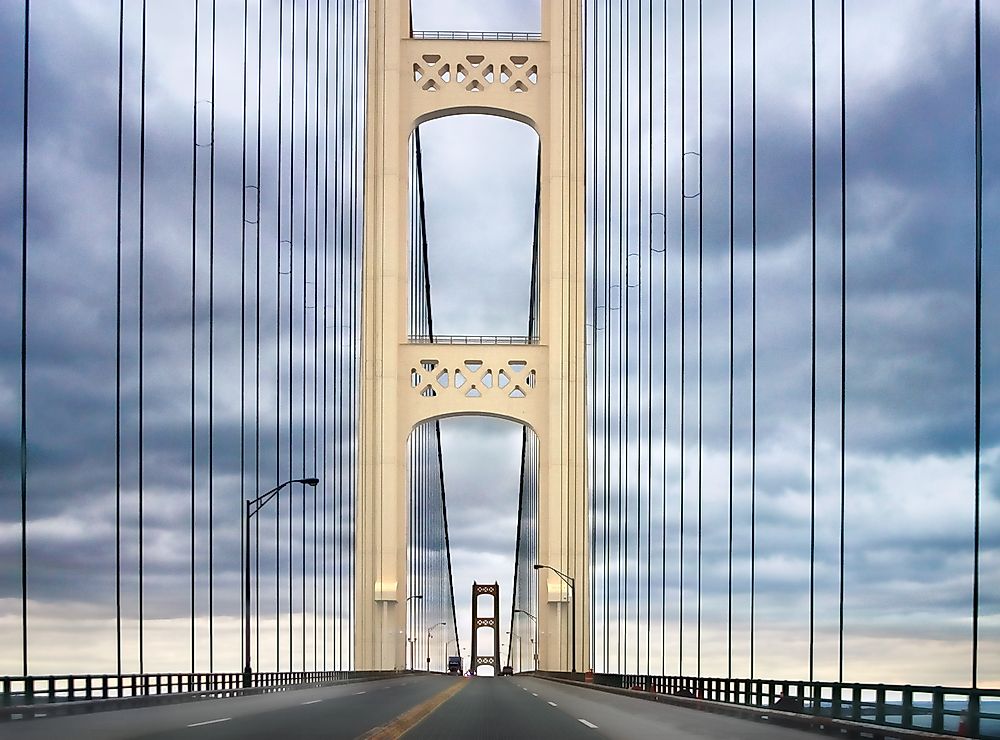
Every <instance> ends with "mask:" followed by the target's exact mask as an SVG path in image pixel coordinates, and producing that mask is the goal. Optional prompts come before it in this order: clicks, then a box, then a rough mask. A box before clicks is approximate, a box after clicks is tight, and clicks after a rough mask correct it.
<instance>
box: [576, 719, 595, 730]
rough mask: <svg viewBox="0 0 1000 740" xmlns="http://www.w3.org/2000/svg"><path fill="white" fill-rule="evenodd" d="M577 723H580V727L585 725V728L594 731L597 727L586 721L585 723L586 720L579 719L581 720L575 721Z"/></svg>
mask: <svg viewBox="0 0 1000 740" xmlns="http://www.w3.org/2000/svg"><path fill="white" fill-rule="evenodd" d="M577 721H578V722H579V723H580V724H581V725H586V726H587V727H589V728H590V729H592V730H596V729H597V725H595V724H594V723H592V722H588V721H587V720H585V719H581V720H577Z"/></svg>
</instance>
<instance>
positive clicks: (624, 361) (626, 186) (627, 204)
mask: <svg viewBox="0 0 1000 740" xmlns="http://www.w3.org/2000/svg"><path fill="white" fill-rule="evenodd" d="M623 5H624V6H625V15H624V18H623V19H622V22H621V29H620V30H621V41H620V43H621V49H622V57H623V59H622V64H621V70H622V77H621V88H620V90H619V98H618V101H619V104H620V106H621V110H620V113H619V142H618V143H619V145H620V147H621V158H620V159H619V160H618V187H619V194H620V196H621V204H622V205H621V210H620V211H619V229H620V231H621V234H622V238H621V239H620V240H619V245H620V251H619V253H618V258H619V260H620V264H621V269H622V273H621V274H620V275H619V277H618V296H619V298H618V305H619V306H620V307H621V311H620V312H619V314H618V320H619V325H620V326H621V327H622V329H621V368H622V372H621V374H620V375H619V381H618V388H619V393H620V394H621V393H622V391H624V405H623V406H622V408H623V409H624V410H625V419H624V421H623V422H622V423H621V424H620V425H619V430H620V432H621V440H622V442H621V444H622V450H621V455H620V457H619V460H621V461H622V465H621V466H620V468H619V469H620V470H621V481H620V484H619V492H620V493H619V497H620V501H619V505H620V506H621V508H622V511H623V512H624V514H625V518H624V523H623V526H622V527H621V529H620V530H619V532H620V537H619V552H620V557H621V580H622V584H623V588H624V600H623V602H622V633H623V640H622V655H623V658H622V668H623V670H625V671H626V672H628V634H629V630H628V622H629V618H628V612H629V598H628V587H629V578H628V577H629V573H628V568H629V558H628V552H629V551H630V550H631V537H630V536H629V469H630V468H631V466H632V460H631V456H630V454H629V453H630V448H631V446H632V445H631V441H632V440H631V437H632V424H631V416H632V408H631V405H630V403H629V400H630V399H629V396H630V393H629V391H630V389H631V383H630V382H626V379H627V378H628V379H630V373H631V367H632V357H631V355H632V342H631V339H630V337H629V334H630V333H631V332H630V326H629V325H630V323H631V321H632V299H631V295H630V293H629V290H630V288H629V283H630V278H631V275H630V274H629V273H630V270H629V263H630V262H631V258H630V257H629V249H628V244H629V241H630V238H631V232H632V224H631V219H630V211H631V205H632V202H631V201H632V192H631V187H630V185H631V181H630V178H629V176H628V167H629V160H630V158H631V150H630V145H631V143H632V142H631V134H632V116H631V112H632V106H631V105H629V103H628V102H626V101H627V98H628V97H629V93H630V92H631V79H630V77H631V72H632V69H631V67H632V60H631V55H630V54H629V53H628V52H626V51H625V50H626V49H628V48H629V47H630V46H631V43H630V41H631V30H632V29H631V18H630V16H631V14H630V12H629V8H630V2H629V0H623ZM637 565H638V559H637ZM636 639H638V635H636ZM636 670H637V671H638V668H636Z"/></svg>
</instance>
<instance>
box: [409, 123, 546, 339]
mask: <svg viewBox="0 0 1000 740" xmlns="http://www.w3.org/2000/svg"><path fill="white" fill-rule="evenodd" d="M410 153H411V156H410V176H409V177H410V188H409V192H410V196H411V197H410V224H411V228H410V235H409V242H410V267H411V269H410V291H409V296H410V298H409V301H410V304H409V315H410V331H411V334H412V335H415V336H418V337H421V338H422V339H427V340H431V339H432V338H434V337H449V336H453V337H454V336H457V337H498V336H505V337H524V338H527V337H529V336H530V335H531V334H533V332H532V331H531V330H530V329H529V321H530V319H531V317H532V315H533V313H532V308H533V305H534V304H535V303H536V302H537V300H538V291H537V270H536V267H537V253H538V224H537V214H538V209H537V199H538V195H539V187H538V185H539V179H538V164H539V138H538V134H537V133H536V132H535V130H534V129H533V128H532V127H531V126H530V125H528V124H526V123H523V122H519V121H516V120H513V119H511V118H501V117H499V116H496V115H488V114H483V113H476V114H458V115H445V116H442V117H437V118H433V119H431V120H428V121H425V122H424V123H422V124H420V125H419V126H417V127H416V128H415V129H414V131H413V133H412V134H411V137H410Z"/></svg>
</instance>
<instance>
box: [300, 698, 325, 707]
mask: <svg viewBox="0 0 1000 740" xmlns="http://www.w3.org/2000/svg"><path fill="white" fill-rule="evenodd" d="M321 701H323V700H322V699H313V700H312V701H304V702H302V706H308V705H309V704H319V703H320V702H321Z"/></svg>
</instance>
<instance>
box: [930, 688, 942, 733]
mask: <svg viewBox="0 0 1000 740" xmlns="http://www.w3.org/2000/svg"><path fill="white" fill-rule="evenodd" d="M943 730H944V692H943V691H942V690H941V687H940V686H939V687H938V688H936V689H935V690H934V695H933V696H932V697H931V732H942V731H943Z"/></svg>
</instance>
